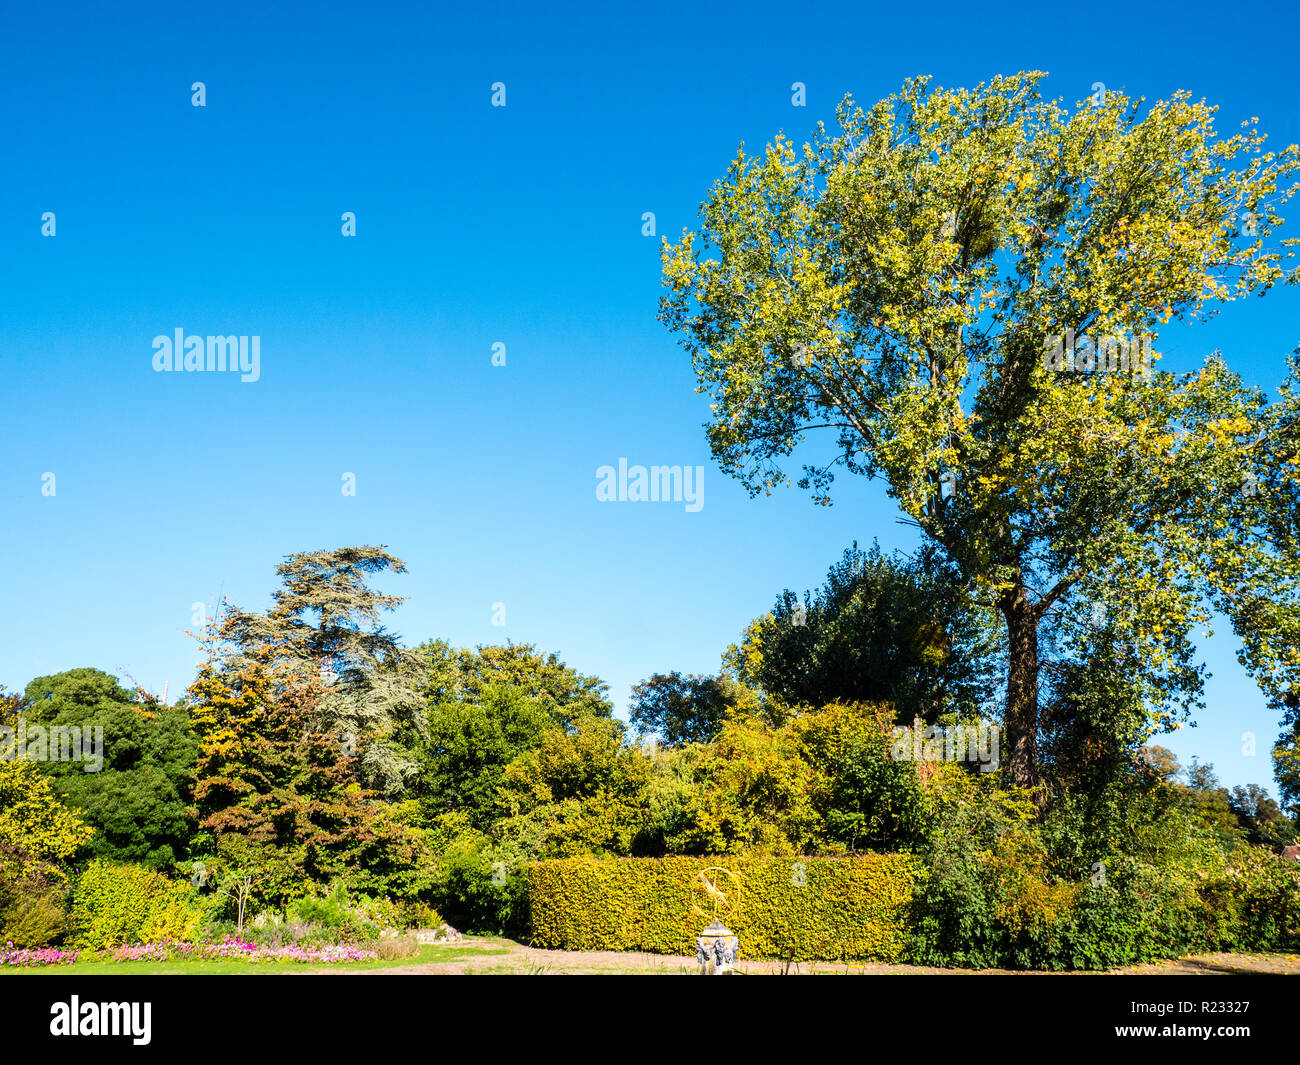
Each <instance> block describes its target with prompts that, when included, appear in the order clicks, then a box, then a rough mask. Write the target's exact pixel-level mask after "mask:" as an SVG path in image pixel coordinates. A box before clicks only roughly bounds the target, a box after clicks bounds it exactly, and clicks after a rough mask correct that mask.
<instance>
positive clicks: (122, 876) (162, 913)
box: [71, 861, 199, 950]
mask: <svg viewBox="0 0 1300 1065" xmlns="http://www.w3.org/2000/svg"><path fill="white" fill-rule="evenodd" d="M192 900H193V894H192V892H191V890H190V887H189V885H188V884H185V883H182V882H179V881H175V880H170V879H168V878H167V877H165V876H163V875H162V874H161V873H158V872H155V871H154V870H152V869H147V868H145V867H143V866H138V865H114V864H111V863H109V862H101V861H95V862H91V863H90V865H89V866H87V868H86V871H85V872H84V873H82V874H81V877H80V879H78V881H77V886H76V888H75V889H74V891H73V894H72V915H71V925H72V943H73V944H74V945H75V946H78V947H89V948H91V949H93V950H106V949H108V948H110V947H116V946H119V945H120V944H123V943H157V942H159V941H160V940H164V939H189V938H190V937H191V936H192V935H193V934H194V931H195V929H196V927H197V926H198V922H199V913H198V910H197V908H196V907H195V906H194V904H193V901H192Z"/></svg>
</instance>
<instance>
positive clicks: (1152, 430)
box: [661, 73, 1300, 786]
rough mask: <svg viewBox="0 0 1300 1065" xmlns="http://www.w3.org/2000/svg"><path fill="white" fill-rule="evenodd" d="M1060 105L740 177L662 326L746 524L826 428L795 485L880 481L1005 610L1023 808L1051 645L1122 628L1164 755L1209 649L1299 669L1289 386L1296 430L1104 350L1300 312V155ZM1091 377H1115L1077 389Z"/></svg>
mask: <svg viewBox="0 0 1300 1065" xmlns="http://www.w3.org/2000/svg"><path fill="white" fill-rule="evenodd" d="M1042 77H1043V75H1042V74H1039V73H1028V74H1019V75H1015V76H1011V77H997V78H994V79H993V80H992V81H991V82H989V83H988V84H981V85H979V86H977V87H976V88H975V89H973V90H970V91H967V90H943V89H934V90H932V89H931V87H930V85H929V82H928V79H926V78H918V79H913V80H911V81H908V82H907V83H906V84H905V85H904V87H903V89H902V91H901V92H899V93H897V94H895V95H893V96H890V97H889V98H887V99H885V100H882V101H881V102H880V103H878V104H876V105H875V106H874V107H872V108H871V109H870V110H869V111H867V112H863V111H862V110H861V109H860V108H856V107H855V106H853V104H852V101H850V100H846V101H845V103H844V104H843V105H842V106H841V108H840V110H839V122H840V129H839V131H838V132H837V133H828V132H827V131H826V130H825V128H824V127H821V126H819V127H818V131H817V134H816V136H815V138H814V139H813V141H812V142H811V143H809V144H808V145H806V146H805V147H804V149H803V150H802V152H800V151H797V150H796V149H795V147H794V146H793V145H792V144H791V143H790V142H788V141H787V140H785V139H784V138H782V137H780V136H778V137H777V138H776V139H775V140H774V142H773V143H772V144H771V145H769V146H768V148H767V150H766V152H765V153H764V154H763V155H761V156H757V157H753V158H751V157H748V156H746V154H745V152H744V149H743V147H742V149H741V150H740V151H739V152H738V153H737V155H736V158H735V160H734V162H733V164H732V165H731V167H730V169H729V170H728V172H727V175H726V178H725V179H724V180H723V181H720V182H718V183H717V184H716V185H715V186H714V188H713V190H712V191H711V193H710V194H709V196H708V199H707V200H706V201H705V203H704V204H703V207H702V225H701V232H700V234H698V235H697V234H695V233H686V234H685V235H684V236H683V238H682V240H681V241H680V242H678V243H677V244H675V245H669V244H668V243H667V242H665V246H664V250H663V266H664V280H665V284H666V285H667V287H668V293H667V295H666V296H665V297H664V300H663V305H662V312H661V318H662V320H663V321H664V322H665V323H666V324H667V325H668V326H669V328H671V329H672V330H674V331H675V332H677V333H678V334H679V335H680V337H681V338H682V341H683V343H684V344H685V346H686V347H687V349H688V350H689V351H690V353H691V355H692V358H693V361H694V365H695V370H696V374H697V377H698V380H699V386H700V390H701V391H704V392H707V393H709V394H710V397H711V399H712V411H713V415H712V420H711V421H710V423H709V424H708V427H707V429H708V436H709V441H710V445H711V447H712V450H713V454H714V456H715V458H716V459H717V461H718V462H719V464H720V465H721V466H722V468H723V469H724V470H726V471H727V472H729V473H731V474H733V475H734V476H736V477H737V478H739V479H740V480H741V482H742V483H743V484H744V485H745V486H746V487H747V488H748V489H749V491H750V492H751V494H753V493H757V492H769V493H770V492H771V490H772V489H773V488H774V487H775V486H777V485H778V484H782V483H788V482H789V480H790V478H789V475H788V474H787V473H786V472H785V470H784V461H785V459H786V458H787V457H788V456H790V455H791V454H792V453H793V452H794V450H795V449H796V447H797V446H798V445H799V444H800V442H801V441H802V440H803V439H804V437H805V435H806V434H807V433H809V432H811V431H813V430H814V429H819V428H829V429H831V430H833V431H834V433H835V434H836V435H835V445H834V448H833V450H830V451H828V452H824V453H822V454H820V455H817V456H810V458H812V461H810V462H808V463H805V465H804V472H803V476H802V478H801V480H800V484H801V485H802V486H804V487H806V488H808V489H810V490H811V491H812V493H813V495H814V498H815V500H816V501H818V502H820V503H823V504H828V503H829V502H830V499H831V495H830V486H831V482H832V479H833V477H834V474H835V470H836V468H837V467H842V468H843V469H845V470H847V471H848V472H851V473H856V474H864V475H867V476H881V477H883V478H884V479H885V481H886V483H887V485H888V490H889V493H890V495H891V496H892V497H893V498H894V499H896V500H897V501H898V504H899V506H900V508H901V509H902V511H903V513H904V515H905V516H906V519H907V520H908V521H910V522H911V523H912V524H914V525H915V526H916V527H917V528H918V530H919V531H920V533H921V534H922V536H923V538H924V541H925V542H926V543H931V544H934V545H936V547H937V548H938V549H939V550H940V551H942V552H943V553H944V554H945V555H946V556H947V557H948V558H949V559H951V561H952V562H953V564H954V565H955V566H956V567H957V569H958V572H959V573H960V575H961V579H962V581H963V582H964V583H967V584H969V585H970V586H971V587H972V588H973V589H974V591H975V593H976V594H977V595H978V596H979V597H980V598H981V600H982V601H983V602H984V603H986V604H987V605H988V606H989V607H990V608H992V609H996V610H997V612H998V614H999V616H1000V617H1001V619H1002V629H1003V639H1004V643H1005V646H1006V651H1007V659H1008V671H1007V677H1006V687H1005V699H1004V725H1005V730H1006V744H1005V746H1006V747H1007V748H1008V758H1007V764H1008V770H1009V774H1010V779H1011V781H1012V783H1013V784H1016V785H1027V786H1036V785H1038V784H1039V782H1040V776H1041V774H1040V767H1039V748H1038V743H1039V729H1040V720H1039V691H1040V683H1041V681H1042V677H1041V676H1040V672H1041V669H1040V667H1041V662H1042V659H1043V656H1044V655H1045V654H1048V653H1050V648H1048V647H1045V646H1044V645H1043V644H1042V643H1041V642H1040V628H1041V627H1042V626H1043V625H1044V624H1045V622H1046V623H1047V624H1050V625H1051V627H1052V628H1053V629H1054V631H1055V640H1056V645H1057V647H1058V649H1059V648H1061V647H1063V646H1064V645H1069V644H1075V645H1078V644H1082V643H1085V642H1086V641H1087V640H1088V639H1089V638H1090V637H1091V634H1092V633H1093V632H1094V624H1095V623H1096V619H1098V618H1099V617H1101V618H1102V620H1103V623H1104V624H1105V625H1107V626H1108V627H1109V629H1108V631H1109V632H1110V634H1111V635H1112V637H1113V638H1114V639H1115V640H1117V641H1119V642H1120V643H1122V644H1124V645H1127V646H1131V647H1133V648H1134V650H1135V658H1136V660H1137V661H1138V662H1140V663H1142V668H1143V670H1144V684H1145V687H1146V689H1147V691H1148V692H1149V694H1150V701H1149V703H1148V705H1147V711H1148V714H1149V722H1148V723H1149V725H1150V728H1151V729H1152V730H1153V731H1156V730H1159V729H1162V728H1167V727H1169V726H1170V725H1172V724H1173V723H1174V718H1175V717H1176V716H1178V715H1179V714H1186V713H1187V709H1186V706H1185V705H1184V702H1183V700H1184V699H1185V697H1187V696H1188V694H1189V691H1190V693H1191V694H1192V695H1193V696H1194V694H1195V686H1196V684H1197V683H1198V678H1199V673H1198V672H1197V671H1196V669H1195V668H1194V665H1193V656H1194V649H1193V647H1192V642H1191V638H1190V633H1191V631H1192V630H1193V629H1194V628H1195V627H1197V626H1199V625H1201V624H1204V623H1205V622H1207V621H1209V620H1210V617H1211V613H1212V611H1213V610H1214V609H1215V608H1217V609H1219V610H1221V611H1223V612H1224V613H1226V614H1227V615H1228V616H1229V617H1230V618H1231V619H1232V622H1233V624H1234V627H1235V629H1236V632H1237V634H1238V636H1239V638H1240V639H1241V641H1242V655H1243V658H1244V660H1245V662H1246V665H1247V667H1248V668H1249V669H1250V671H1251V672H1252V674H1253V675H1254V676H1255V677H1256V678H1257V679H1258V681H1259V682H1260V684H1261V685H1262V686H1263V688H1264V690H1265V691H1266V692H1267V693H1269V695H1270V697H1271V698H1275V699H1276V698H1280V697H1282V696H1283V695H1284V694H1285V693H1286V692H1287V691H1289V690H1291V689H1292V687H1294V686H1296V684H1297V679H1296V673H1297V666H1300V639H1297V638H1296V637H1297V636H1298V635H1300V620H1298V619H1300V610H1297V606H1296V603H1297V571H1298V569H1300V567H1298V566H1297V561H1296V556H1297V554H1298V552H1297V551H1296V550H1295V528H1296V513H1295V500H1296V484H1297V472H1296V454H1297V438H1298V436H1300V428H1297V424H1298V423H1297V419H1296V418H1295V413H1296V408H1297V401H1296V391H1295V384H1296V382H1295V378H1296V371H1295V366H1294V364H1293V365H1292V367H1291V376H1290V378H1289V379H1288V381H1287V383H1286V384H1285V385H1284V386H1283V389H1282V391H1281V398H1280V399H1278V400H1277V401H1272V402H1271V401H1270V399H1269V397H1268V396H1267V395H1266V394H1265V393H1264V392H1263V391H1262V390H1259V389H1254V388H1247V387H1246V386H1244V385H1243V383H1242V381H1241V380H1240V378H1239V377H1238V376H1237V375H1235V374H1234V373H1232V372H1231V371H1230V370H1229V369H1228V367H1227V365H1226V364H1225V362H1224V361H1223V359H1222V358H1220V357H1218V356H1217V355H1216V356H1214V357H1211V358H1209V359H1207V360H1206V362H1205V365H1204V366H1203V367H1201V368H1200V369H1197V370H1194V371H1191V372H1188V373H1172V372H1154V371H1152V372H1140V373H1139V372H1121V371H1122V370H1123V369H1124V367H1123V366H1122V365H1121V363H1120V360H1119V358H1118V352H1117V350H1116V349H1115V345H1114V343H1113V342H1112V343H1110V344H1109V346H1107V345H1106V344H1103V343H1101V341H1102V340H1103V339H1104V338H1115V337H1120V338H1126V339H1127V340H1133V341H1134V342H1136V340H1137V338H1140V337H1144V336H1146V337H1152V338H1153V339H1154V338H1155V332H1156V330H1157V327H1158V326H1160V325H1162V324H1165V323H1168V322H1169V321H1171V320H1191V319H1199V318H1203V317H1208V316H1209V315H1210V314H1212V313H1213V312H1214V310H1215V308H1216V305H1217V304H1219V303H1221V302H1223V301H1226V300H1230V299H1234V298H1238V297H1242V296H1245V295H1247V294H1249V293H1262V292H1264V291H1266V290H1267V289H1269V288H1270V287H1271V286H1272V285H1274V284H1275V283H1276V282H1278V281H1279V280H1286V281H1288V282H1294V281H1295V279H1296V273H1295V270H1294V268H1293V267H1291V266H1290V265H1288V264H1287V263H1286V262H1285V260H1287V259H1289V258H1290V257H1291V256H1292V255H1293V253H1292V252H1291V251H1289V250H1283V249H1284V248H1286V247H1289V245H1290V244H1292V243H1294V242H1293V241H1291V240H1284V241H1282V242H1281V245H1277V244H1276V243H1270V240H1271V238H1272V237H1273V235H1274V233H1275V231H1276V230H1277V229H1278V227H1279V226H1280V225H1281V224H1282V218H1281V216H1280V214H1279V210H1280V209H1281V207H1282V206H1283V205H1284V204H1285V202H1286V201H1287V200H1288V199H1289V198H1290V196H1292V195H1293V194H1294V192H1295V186H1294V185H1290V186H1288V185H1286V184H1285V182H1286V180H1287V179H1288V178H1289V177H1290V176H1291V175H1293V174H1294V172H1295V170H1296V168H1297V165H1300V163H1298V160H1297V150H1296V149H1295V147H1294V146H1293V147H1289V148H1287V149H1285V150H1283V151H1281V152H1277V153H1274V152H1265V151H1264V150H1263V140H1264V138H1263V136H1262V134H1260V133H1259V132H1258V131H1257V130H1256V129H1255V128H1254V125H1253V120H1252V122H1250V123H1247V124H1246V128H1245V129H1244V130H1243V131H1241V132H1238V133H1236V134H1234V135H1232V136H1229V137H1226V138H1221V137H1219V136H1218V134H1217V133H1216V131H1215V129H1214V125H1213V122H1214V108H1212V107H1209V106H1207V105H1206V104H1204V103H1196V102H1192V101H1191V99H1190V97H1189V94H1187V93H1185V92H1178V93H1176V94H1174V96H1173V97H1172V99H1170V100H1168V101H1160V102H1157V103H1155V104H1152V105H1151V106H1149V107H1147V108H1146V109H1145V113H1139V112H1140V109H1141V105H1142V101H1140V100H1132V99H1129V98H1128V97H1127V96H1125V95H1124V94H1123V93H1120V92H1107V94H1106V98H1105V101H1104V102H1102V103H1100V104H1097V105H1095V106H1082V107H1080V108H1079V109H1077V110H1075V111H1074V112H1072V113H1071V112H1069V111H1067V110H1066V109H1064V108H1062V107H1060V106H1059V105H1058V104H1057V103H1055V102H1045V101H1043V100H1042V99H1041V98H1040V97H1039V95H1038V93H1037V89H1036V86H1037V83H1038V82H1039V80H1040V79H1041V78H1042ZM1055 338H1060V340H1061V342H1062V343H1063V344H1066V345H1069V346H1070V347H1071V348H1072V349H1073V350H1070V351H1069V352H1062V351H1060V350H1059V349H1060V345H1058V343H1057V339H1055ZM1076 338H1077V339H1076ZM1085 338H1086V339H1085ZM1130 350H1131V349H1128V348H1126V351H1130ZM1141 351H1142V349H1141V347H1140V346H1139V347H1138V348H1137V349H1136V352H1133V354H1135V355H1141ZM1076 355H1077V356H1078V362H1079V364H1080V365H1081V366H1082V368H1083V370H1084V371H1086V370H1088V369H1089V368H1090V367H1091V368H1095V366H1096V362H1097V359H1098V357H1100V358H1101V359H1102V360H1103V362H1104V363H1105V364H1106V365H1105V369H1106V370H1107V371H1110V370H1111V369H1112V366H1111V363H1112V361H1113V363H1114V366H1113V369H1114V371H1115V372H1067V371H1073V367H1074V363H1075V356H1076ZM1112 356H1115V358H1114V359H1113V360H1112V358H1111V357H1112ZM1125 361H1126V362H1127V361H1129V360H1125ZM1132 361H1133V362H1140V361H1141V360H1140V359H1138V358H1134V359H1133V360H1132ZM1129 369H1130V371H1131V370H1132V369H1133V367H1132V366H1130V367H1129ZM1094 604H1097V605H1096V606H1094ZM1101 610H1104V611H1105V613H1104V614H1100V613H1099V611H1101ZM1049 619H1050V620H1049Z"/></svg>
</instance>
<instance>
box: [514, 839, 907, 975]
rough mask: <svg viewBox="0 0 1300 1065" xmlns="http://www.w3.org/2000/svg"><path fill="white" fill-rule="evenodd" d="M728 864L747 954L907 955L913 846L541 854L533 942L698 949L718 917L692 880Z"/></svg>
mask: <svg viewBox="0 0 1300 1065" xmlns="http://www.w3.org/2000/svg"><path fill="white" fill-rule="evenodd" d="M718 865H720V866H723V867H725V868H726V869H729V870H730V871H731V872H733V873H735V874H736V875H737V876H738V877H739V878H740V881H741V885H742V890H741V900H740V911H739V914H738V915H737V916H734V917H732V916H727V917H725V918H724V921H725V923H726V924H727V926H728V927H729V928H730V929H731V930H732V931H733V932H735V933H736V934H737V935H738V936H739V937H740V949H741V954H742V956H744V957H749V958H797V959H841V958H873V959H878V960H881V961H896V960H898V959H899V958H900V957H901V956H902V953H903V948H904V944H905V940H906V910H907V905H908V902H909V899H910V898H911V890H912V881H913V877H914V876H915V866H914V864H913V860H912V859H911V858H910V857H909V856H908V855H903V854H870V855H863V856H859V857H852V858H797V859H791V858H746V857H730V856H729V857H726V858H683V857H669V858H612V859H603V860H600V859H594V858H561V859H556V860H554V861H546V862H536V863H534V864H533V865H532V866H531V867H530V868H529V870H528V894H529V908H530V911H531V921H532V941H533V943H534V944H535V945H537V946H539V947H551V948H558V949H565V950H597V949H600V950H642V951H649V952H652V953H658V954H693V953H694V952H695V937H696V936H698V935H699V934H700V932H701V931H702V930H703V928H704V926H705V925H706V924H707V923H708V921H707V919H705V918H701V917H700V916H699V915H698V914H696V913H694V912H693V911H692V908H691V907H692V905H693V904H696V905H701V907H702V908H705V907H704V905H703V899H702V897H701V896H700V895H699V894H698V893H697V892H696V891H695V890H693V889H692V884H693V883H694V882H695V879H696V876H697V874H698V873H699V872H700V871H701V870H703V869H705V868H707V867H709V866H718ZM801 881H802V883H801ZM721 886H723V887H724V889H725V886H726V885H725V884H723V885H721Z"/></svg>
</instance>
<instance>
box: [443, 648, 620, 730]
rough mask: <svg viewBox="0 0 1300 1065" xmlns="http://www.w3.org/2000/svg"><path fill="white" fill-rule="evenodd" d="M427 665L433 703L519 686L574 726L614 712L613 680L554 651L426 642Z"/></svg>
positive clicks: (553, 715) (473, 697)
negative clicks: (607, 680)
mask: <svg viewBox="0 0 1300 1065" xmlns="http://www.w3.org/2000/svg"><path fill="white" fill-rule="evenodd" d="M419 651H420V653H421V655H422V656H423V659H424V666H425V669H426V670H427V679H426V681H425V686H424V693H425V696H426V698H427V700H428V701H429V703H430V704H434V703H439V702H445V701H447V700H469V701H474V700H477V699H480V698H481V697H482V693H483V692H484V691H486V690H487V689H488V688H490V687H492V686H494V685H503V686H505V687H508V688H513V689H514V690H515V691H517V692H519V693H520V694H522V695H524V696H525V697H527V698H529V699H532V700H534V701H536V702H537V703H538V704H539V705H540V706H541V707H542V708H543V709H544V710H545V711H546V713H547V714H549V715H550V716H551V718H552V719H553V720H555V721H556V722H558V723H559V724H561V725H563V726H564V727H566V728H568V727H571V726H572V725H573V724H574V722H576V721H577V720H578V719H580V718H582V717H585V716H586V715H588V714H594V715H596V716H598V717H609V716H611V715H612V714H613V713H614V704H613V703H611V702H610V701H609V697H608V693H609V685H607V684H606V683H605V682H604V681H603V680H601V679H600V678H599V677H590V676H585V675H583V674H581V673H579V672H578V671H577V670H575V669H573V668H571V667H570V666H567V665H565V664H564V662H563V661H561V660H560V656H559V655H558V654H556V653H555V652H554V651H550V652H542V651H539V650H538V649H537V648H535V647H534V646H532V645H531V644H516V643H508V644H504V645H491V646H482V647H478V648H476V649H474V650H470V649H469V648H465V647H462V648H460V649H459V650H453V649H452V647H451V646H450V645H449V644H448V643H447V642H446V641H445V640H436V641H431V642H429V643H425V644H423V645H422V646H421V647H420V648H419Z"/></svg>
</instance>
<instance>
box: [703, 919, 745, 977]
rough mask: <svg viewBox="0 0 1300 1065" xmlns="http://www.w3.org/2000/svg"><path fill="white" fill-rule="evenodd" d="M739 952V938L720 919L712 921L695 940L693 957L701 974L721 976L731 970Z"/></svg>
mask: <svg viewBox="0 0 1300 1065" xmlns="http://www.w3.org/2000/svg"><path fill="white" fill-rule="evenodd" d="M739 953H740V938H739V937H738V936H735V935H732V933H731V929H729V928H728V927H727V926H726V925H724V924H723V923H722V922H721V921H714V922H713V923H712V924H710V925H709V927H708V928H706V929H705V930H704V931H703V933H701V935H700V937H699V938H698V939H696V941H695V959H696V960H697V961H698V962H699V963H700V975H701V976H721V975H722V974H723V973H727V972H730V971H731V967H732V966H733V965H735V963H736V956H737V955H738V954H739Z"/></svg>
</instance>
